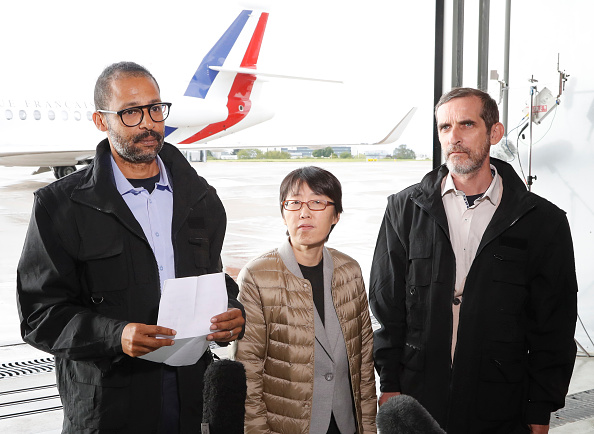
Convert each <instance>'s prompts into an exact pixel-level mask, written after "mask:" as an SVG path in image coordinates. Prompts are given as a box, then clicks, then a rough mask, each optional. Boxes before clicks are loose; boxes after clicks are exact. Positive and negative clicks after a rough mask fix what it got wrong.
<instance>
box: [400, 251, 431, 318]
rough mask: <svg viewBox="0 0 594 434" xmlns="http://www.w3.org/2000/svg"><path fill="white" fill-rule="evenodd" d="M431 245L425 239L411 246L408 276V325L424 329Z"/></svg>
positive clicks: (429, 280)
mask: <svg viewBox="0 0 594 434" xmlns="http://www.w3.org/2000/svg"><path fill="white" fill-rule="evenodd" d="M431 264H432V261H431V246H429V245H427V244H426V243H425V242H424V241H422V240H421V241H420V242H419V243H413V244H412V245H411V248H410V253H409V262H408V269H407V277H406V312H407V325H408V327H409V328H410V329H412V330H422V329H423V328H424V320H425V302H426V298H427V293H428V291H429V285H430V284H431Z"/></svg>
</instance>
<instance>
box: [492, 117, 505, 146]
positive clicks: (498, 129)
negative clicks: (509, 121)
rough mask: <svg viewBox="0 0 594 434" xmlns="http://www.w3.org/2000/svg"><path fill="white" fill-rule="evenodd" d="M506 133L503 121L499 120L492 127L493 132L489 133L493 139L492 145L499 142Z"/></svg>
mask: <svg viewBox="0 0 594 434" xmlns="http://www.w3.org/2000/svg"><path fill="white" fill-rule="evenodd" d="M504 133H505V128H504V127H503V124H502V123H501V122H497V123H496V124H495V125H493V126H492V127H491V134H490V135H489V139H490V141H491V145H496V144H497V143H499V141H500V140H501V138H502V137H503V134H504Z"/></svg>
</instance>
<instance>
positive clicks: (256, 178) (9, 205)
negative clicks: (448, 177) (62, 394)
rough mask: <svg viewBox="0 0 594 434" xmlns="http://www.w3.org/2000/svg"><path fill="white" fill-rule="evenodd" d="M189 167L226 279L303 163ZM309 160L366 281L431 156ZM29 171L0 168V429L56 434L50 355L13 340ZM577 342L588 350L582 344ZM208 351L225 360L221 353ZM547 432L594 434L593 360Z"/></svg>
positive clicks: (246, 256) (47, 176) (277, 230)
mask: <svg viewBox="0 0 594 434" xmlns="http://www.w3.org/2000/svg"><path fill="white" fill-rule="evenodd" d="M308 164H311V163H308ZM193 165H194V167H195V168H196V170H197V171H198V173H199V174H200V175H201V176H203V177H205V178H206V180H207V181H208V182H209V183H210V184H211V185H213V186H214V187H215V188H216V189H217V192H218V194H219V196H220V197H221V199H222V201H223V203H224V205H225V209H226V211H227V218H228V222H227V235H226V238H225V245H224V248H223V255H222V256H223V263H224V264H225V267H226V271H227V272H228V273H229V274H231V275H232V276H236V275H237V273H238V271H239V270H240V269H241V267H243V265H245V264H246V263H247V261H249V260H250V259H251V258H253V257H255V256H257V255H259V254H260V253H263V252H265V251H268V250H270V249H272V248H274V247H276V246H278V245H279V244H280V243H281V242H282V240H283V239H284V238H285V231H286V228H285V226H284V224H283V222H282V219H281V216H280V207H279V199H278V188H279V185H280V183H281V181H282V179H283V178H284V176H285V175H286V174H287V173H289V172H290V171H291V170H293V169H295V168H297V167H301V166H303V165H304V164H303V163H302V162H299V161H290V162H279V163H269V162H219V161H216V162H208V163H193ZM316 165H318V166H321V167H323V168H325V169H328V170H330V171H331V172H332V173H334V174H335V175H336V176H337V177H338V179H339V180H340V181H341V183H342V187H343V205H344V210H345V212H344V213H343V214H342V216H341V219H340V222H339V223H338V224H337V226H336V228H335V229H334V231H333V232H332V234H331V236H330V240H329V242H328V245H329V246H331V247H334V248H337V249H338V250H341V251H343V252H345V253H347V254H348V255H350V256H352V257H353V258H355V259H356V260H357V261H359V263H360V265H361V268H362V270H363V275H364V276H365V279H367V278H368V276H369V270H370V266H371V260H372V256H373V249H374V247H375V240H376V238H377V233H378V230H379V226H380V222H381V220H382V218H383V214H384V210H385V206H386V198H387V196H389V195H390V194H392V193H395V192H397V191H399V190H401V189H403V188H405V187H407V186H409V185H411V184H414V183H416V182H418V181H419V180H420V179H421V177H422V176H423V175H424V174H425V173H426V172H428V171H429V170H431V162H408V161H404V162H403V161H397V162H394V161H390V162H383V161H379V162H378V161H375V162H343V161H328V160H324V161H321V162H320V163H319V164H318V163H317V162H316ZM33 170H34V169H32V168H22V167H14V168H10V167H8V168H7V167H2V168H0V239H1V240H2V246H3V248H2V249H1V251H0V259H1V260H0V330H2V333H0V432H2V433H11V434H12V433H27V434H28V433H37V434H38V433H59V432H60V430H61V423H62V410H61V404H60V400H59V397H58V396H57V390H56V388H55V376H54V372H53V368H52V366H53V359H52V357H51V355H49V354H46V353H43V352H41V351H38V350H36V349H34V348H32V347H30V346H29V345H27V344H24V343H23V342H22V340H21V337H20V330H19V320H18V315H17V310H16V299H15V280H16V266H17V263H18V259H19V256H20V253H21V249H22V245H23V241H24V238H25V232H26V229H27V224H28V222H29V217H30V212H31V206H32V202H33V195H32V193H33V192H34V191H35V190H36V189H37V188H40V187H43V186H45V185H47V184H48V183H50V182H52V181H54V178H53V175H52V174H51V173H43V174H38V175H31V173H32V172H33ZM366 283H367V282H366ZM580 343H581V344H582V345H584V346H585V348H586V350H587V351H589V352H590V354H591V355H593V354H594V348H593V346H592V344H591V343H584V342H580ZM216 351H217V352H218V353H219V354H220V355H221V356H222V357H225V355H226V352H225V350H224V349H218V350H216ZM550 432H551V433H553V434H562V433H571V434H582V433H594V357H587V355H586V354H585V353H584V352H580V354H579V356H578V357H577V358H576V365H575V369H574V374H573V377H572V380H571V384H570V388H569V394H568V397H567V399H566V407H565V409H562V410H560V411H558V412H556V413H555V414H553V416H552V418H551V430H550Z"/></svg>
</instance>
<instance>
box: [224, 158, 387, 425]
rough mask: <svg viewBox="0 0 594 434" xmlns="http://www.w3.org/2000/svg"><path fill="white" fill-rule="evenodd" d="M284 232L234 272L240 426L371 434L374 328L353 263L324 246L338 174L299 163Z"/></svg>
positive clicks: (285, 194) (288, 191)
mask: <svg viewBox="0 0 594 434" xmlns="http://www.w3.org/2000/svg"><path fill="white" fill-rule="evenodd" d="M280 210H281V214H282V217H283V220H284V222H285V224H286V225H287V229H288V231H287V233H288V236H289V237H288V239H287V240H286V241H285V242H283V243H282V245H281V246H280V247H278V248H277V249H274V250H272V251H270V252H268V253H265V254H263V255H261V256H259V257H257V258H255V259H253V260H252V261H250V262H249V263H248V264H247V265H246V266H245V267H244V268H243V269H242V270H241V272H240V274H239V278H238V283H239V287H240V294H239V300H241V302H242V303H243V305H244V307H245V310H246V327H245V336H244V338H243V339H242V340H241V341H238V342H237V343H236V345H234V346H233V350H232V353H233V355H234V358H235V359H236V360H239V361H241V362H242V363H243V364H244V366H245V369H246V374H247V383H248V396H247V400H246V417H245V432H246V433H258V434H261V433H282V434H292V433H315V434H326V433H341V434H354V433H375V432H376V427H375V416H376V408H377V407H376V402H377V401H376V394H375V378H374V366H373V358H372V352H373V333H372V329H371V321H370V317H369V308H368V304H367V295H366V293H365V286H364V283H363V278H362V277H361V269H360V267H359V264H358V263H357V262H356V261H355V260H354V259H352V258H350V257H349V256H347V255H345V254H343V253H340V252H338V251H336V250H334V249H330V248H327V247H325V243H326V241H327V240H328V236H329V234H330V232H331V231H332V228H333V227H334V225H336V223H338V220H339V219H340V214H341V212H342V190H341V186H340V182H339V181H338V179H336V177H335V176H334V175H332V174H331V173H330V172H328V171H326V170H324V169H321V168H318V167H314V166H309V167H303V168H300V169H297V170H294V171H292V172H291V173H289V174H288V175H287V176H286V177H285V179H284V180H283V182H282V184H281V186H280Z"/></svg>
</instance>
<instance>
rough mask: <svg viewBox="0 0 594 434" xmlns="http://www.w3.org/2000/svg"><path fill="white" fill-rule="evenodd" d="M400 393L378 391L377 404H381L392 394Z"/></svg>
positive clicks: (398, 393) (397, 393)
mask: <svg viewBox="0 0 594 434" xmlns="http://www.w3.org/2000/svg"><path fill="white" fill-rule="evenodd" d="M396 395H400V392H383V393H380V396H379V399H378V400H377V402H378V404H379V405H380V406H381V405H382V404H384V403H385V402H386V401H387V400H388V399H390V398H391V397H393V396H396Z"/></svg>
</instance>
